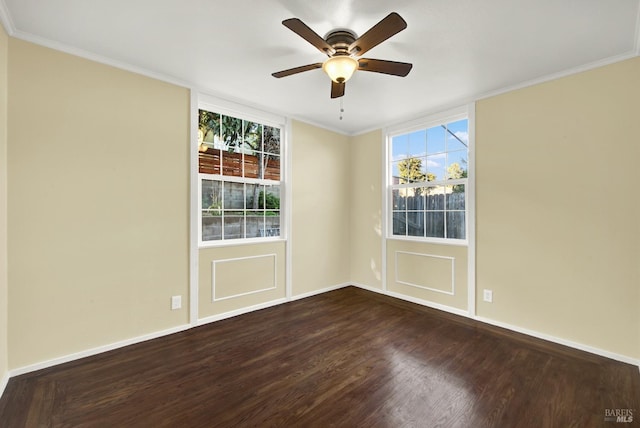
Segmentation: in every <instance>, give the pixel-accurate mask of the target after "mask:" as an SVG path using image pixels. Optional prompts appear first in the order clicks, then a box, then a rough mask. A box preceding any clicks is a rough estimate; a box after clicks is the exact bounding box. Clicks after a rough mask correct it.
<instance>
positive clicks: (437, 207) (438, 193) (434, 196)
mask: <svg viewBox="0 0 640 428" xmlns="http://www.w3.org/2000/svg"><path fill="white" fill-rule="evenodd" d="M444 192H445V189H444V187H443V186H436V187H429V188H428V189H427V196H426V199H427V207H426V209H427V211H443V210H444Z"/></svg>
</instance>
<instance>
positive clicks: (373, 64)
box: [358, 58, 413, 77]
mask: <svg viewBox="0 0 640 428" xmlns="http://www.w3.org/2000/svg"><path fill="white" fill-rule="evenodd" d="M412 67H413V64H409V63H408V62H396V61H386V60H383V59H368V58H360V59H358V70H362V71H373V72H375V73H384V74H391V75H393V76H401V77H405V76H406V75H407V74H409V72H410V71H411V68H412Z"/></svg>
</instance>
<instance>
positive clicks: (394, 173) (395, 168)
mask: <svg viewBox="0 0 640 428" xmlns="http://www.w3.org/2000/svg"><path fill="white" fill-rule="evenodd" d="M399 164H400V161H398V162H393V163H392V164H391V184H405V183H406V182H407V180H405V179H404V178H402V177H400V167H399Z"/></svg>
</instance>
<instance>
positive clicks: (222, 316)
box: [196, 298, 289, 326]
mask: <svg viewBox="0 0 640 428" xmlns="http://www.w3.org/2000/svg"><path fill="white" fill-rule="evenodd" d="M288 301H289V300H288V299H286V298H283V299H277V300H272V301H270V302H266V303H260V304H258V305H253V306H247V307H246V308H240V309H236V310H233V311H229V312H224V313H221V314H217V315H212V316H209V317H206V318H200V319H199V320H198V322H197V323H196V325H197V326H200V325H205V324H210V323H212V322H216V321H221V320H224V319H227V318H233V317H237V316H238V315H242V314H246V313H249V312H253V311H259V310H260V309H266V308H270V307H272V306H277V305H281V304H283V303H287V302H288Z"/></svg>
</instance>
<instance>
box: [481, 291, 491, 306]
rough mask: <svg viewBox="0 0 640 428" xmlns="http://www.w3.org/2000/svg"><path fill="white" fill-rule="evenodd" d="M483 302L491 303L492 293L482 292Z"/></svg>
mask: <svg viewBox="0 0 640 428" xmlns="http://www.w3.org/2000/svg"><path fill="white" fill-rule="evenodd" d="M483 300H484V301H485V302H489V303H491V302H493V291H491V290H484V295H483Z"/></svg>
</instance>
